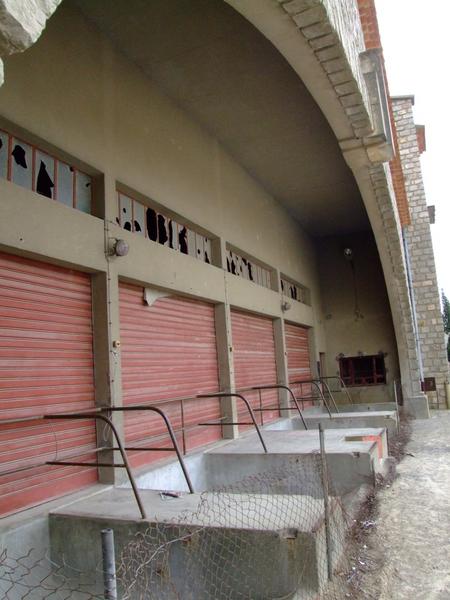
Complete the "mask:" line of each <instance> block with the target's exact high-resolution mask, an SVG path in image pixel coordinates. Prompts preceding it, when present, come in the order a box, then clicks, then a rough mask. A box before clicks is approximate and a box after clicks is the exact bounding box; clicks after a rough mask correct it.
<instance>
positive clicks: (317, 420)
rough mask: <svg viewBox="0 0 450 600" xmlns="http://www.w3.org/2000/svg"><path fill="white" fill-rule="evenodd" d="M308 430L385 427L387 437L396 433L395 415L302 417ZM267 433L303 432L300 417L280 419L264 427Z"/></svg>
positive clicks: (389, 412) (336, 414)
mask: <svg viewBox="0 0 450 600" xmlns="http://www.w3.org/2000/svg"><path fill="white" fill-rule="evenodd" d="M304 419H305V421H306V425H307V426H308V429H312V430H316V431H317V427H318V426H319V424H321V425H322V427H323V429H352V428H355V427H357V428H359V427H375V428H377V427H385V428H386V429H387V431H388V434H389V435H395V434H396V432H397V413H396V412H394V411H370V412H369V411H367V413H363V412H345V413H342V414H341V413H332V416H331V418H330V416H329V415H328V414H323V415H304ZM265 429H266V430H269V431H271V430H272V431H292V430H296V429H300V430H304V427H303V423H302V420H301V419H300V417H293V418H292V419H280V420H279V421H275V422H274V423H271V424H270V425H267V427H265Z"/></svg>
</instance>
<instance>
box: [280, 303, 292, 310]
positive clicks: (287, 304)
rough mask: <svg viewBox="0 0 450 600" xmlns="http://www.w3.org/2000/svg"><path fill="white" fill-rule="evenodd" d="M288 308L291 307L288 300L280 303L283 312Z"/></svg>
mask: <svg viewBox="0 0 450 600" xmlns="http://www.w3.org/2000/svg"><path fill="white" fill-rule="evenodd" d="M290 309H291V303H290V302H287V301H285V302H282V303H281V310H282V311H283V312H287V311H288V310H290Z"/></svg>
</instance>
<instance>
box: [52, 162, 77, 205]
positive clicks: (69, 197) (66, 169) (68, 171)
mask: <svg viewBox="0 0 450 600" xmlns="http://www.w3.org/2000/svg"><path fill="white" fill-rule="evenodd" d="M57 172H58V178H57V184H56V185H57V188H58V189H57V192H56V197H57V199H58V201H59V202H62V203H63V204H65V205H66V206H71V207H73V167H70V166H69V165H67V164H66V163H63V162H61V161H58V165H57Z"/></svg>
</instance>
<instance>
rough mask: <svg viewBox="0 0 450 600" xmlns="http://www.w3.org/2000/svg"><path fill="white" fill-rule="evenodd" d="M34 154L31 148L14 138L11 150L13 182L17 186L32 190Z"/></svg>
mask: <svg viewBox="0 0 450 600" xmlns="http://www.w3.org/2000/svg"><path fill="white" fill-rule="evenodd" d="M32 154H33V152H32V150H31V146H29V145H28V144H25V142H22V141H21V140H18V139H16V138H13V140H12V150H11V157H10V160H11V180H12V181H13V182H14V183H17V185H20V186H22V187H25V188H28V189H30V190H31V188H32V173H33V156H32Z"/></svg>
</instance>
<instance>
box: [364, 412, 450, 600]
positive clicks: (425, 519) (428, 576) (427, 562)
mask: <svg viewBox="0 0 450 600" xmlns="http://www.w3.org/2000/svg"><path fill="white" fill-rule="evenodd" d="M449 431H450V412H449V411H445V412H440V413H439V414H438V415H436V416H433V417H432V418H431V419H427V420H416V421H413V422H412V439H411V441H410V442H409V444H408V445H407V448H406V456H405V458H404V459H403V461H402V462H401V463H400V464H399V465H398V467H397V472H398V478H397V479H396V480H395V481H394V483H393V484H392V486H391V487H388V488H385V489H383V490H382V491H381V492H380V495H379V514H378V515H377V517H376V523H377V526H376V529H375V531H374V533H373V534H372V536H370V537H369V538H368V541H367V543H368V545H369V548H368V556H369V560H370V559H372V561H373V562H374V565H373V569H372V572H371V573H370V574H369V575H368V576H366V577H363V579H362V582H361V587H362V589H364V591H365V592H364V593H365V594H366V595H365V596H364V597H365V598H371V599H374V600H375V599H376V600H411V599H412V598H414V600H431V599H432V600H447V599H448V598H450V569H449V565H450V545H449V542H448V538H449V531H450V452H449V449H450V435H449ZM363 560H364V559H363ZM380 563H381V564H380Z"/></svg>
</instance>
